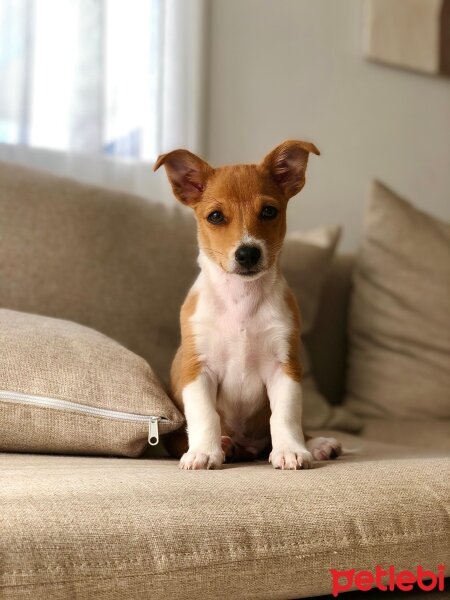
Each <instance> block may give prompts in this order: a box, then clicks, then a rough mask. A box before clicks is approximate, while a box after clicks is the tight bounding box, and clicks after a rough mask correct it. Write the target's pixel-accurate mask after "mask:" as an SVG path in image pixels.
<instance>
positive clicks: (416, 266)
mask: <svg viewBox="0 0 450 600" xmlns="http://www.w3.org/2000/svg"><path fill="white" fill-rule="evenodd" d="M349 337H350V354H349V370H348V381H347V392H348V398H347V401H346V406H347V407H348V408H349V409H351V410H352V411H354V412H355V413H357V414H358V415H362V416H367V417H369V416H375V417H388V416H389V417H398V418H402V419H403V418H408V419H421V418H424V417H427V418H429V417H431V418H435V419H442V418H450V224H448V223H444V222H442V221H439V220H438V219H435V218H433V217H431V216H429V215H427V214H425V213H423V212H422V211H420V210H417V209H416V208H414V207H413V206H411V204H409V203H408V202H406V201H405V200H402V199H401V198H399V197H398V196H397V195H395V194H394V193H393V192H392V191H390V190H389V189H387V188H386V187H384V186H383V185H382V184H380V183H376V182H375V183H374V184H373V186H372V190H371V195H370V201H369V205H368V209H367V214H366V220H365V226H364V235H363V240H362V246H361V251H360V255H359V257H358V260H357V265H356V270H355V275H354V291H353V297H352V302H351V312H350V320H349Z"/></svg>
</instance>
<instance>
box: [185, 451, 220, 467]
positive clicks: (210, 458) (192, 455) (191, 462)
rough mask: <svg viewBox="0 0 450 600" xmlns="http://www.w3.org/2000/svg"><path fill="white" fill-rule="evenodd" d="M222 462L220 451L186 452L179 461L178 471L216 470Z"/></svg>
mask: <svg viewBox="0 0 450 600" xmlns="http://www.w3.org/2000/svg"><path fill="white" fill-rule="evenodd" d="M223 461H224V454H223V452H222V450H218V451H217V452H198V451H195V452H194V451H188V452H186V453H185V454H183V456H182V457H181V459H180V465H179V466H180V469H184V470H187V471H197V470H200V469H218V468H220V466H221V464H222V463H223Z"/></svg>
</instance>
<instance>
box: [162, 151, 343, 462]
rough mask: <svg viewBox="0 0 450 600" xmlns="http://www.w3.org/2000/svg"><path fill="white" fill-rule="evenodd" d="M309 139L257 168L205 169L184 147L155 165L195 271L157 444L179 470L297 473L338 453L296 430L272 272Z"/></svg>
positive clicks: (297, 391)
mask: <svg viewBox="0 0 450 600" xmlns="http://www.w3.org/2000/svg"><path fill="white" fill-rule="evenodd" d="M310 153H313V154H319V151H318V150H317V148H316V147H315V146H314V144H311V143H309V142H302V141H286V142H284V143H283V144H281V145H280V146H278V147H276V148H275V149H274V150H273V151H272V152H270V154H268V155H267V156H266V158H265V159H264V160H263V161H262V162H261V163H260V164H252V165H236V166H225V167H220V168H212V167H211V166H210V165H209V164H207V163H206V162H205V161H203V160H202V159H200V158H198V157H197V156H195V155H194V154H192V153H191V152H189V151H187V150H174V151H173V152H169V153H168V154H163V155H161V156H159V158H158V160H157V162H156V164H155V167H154V168H155V170H156V169H158V168H159V167H160V166H161V165H164V167H165V169H166V172H167V176H168V178H169V181H170V183H171V185H172V189H173V192H174V194H175V196H176V198H177V199H178V200H179V201H180V202H181V203H182V204H185V205H186V206H189V207H191V208H192V209H193V210H194V212H195V216H196V219H197V226H198V242H199V259H198V262H199V265H200V269H201V271H200V274H199V276H198V278H197V280H196V281H195V283H194V285H193V286H192V288H191V290H190V291H189V293H188V295H187V298H186V300H185V302H184V304H183V306H182V308H181V338H182V339H181V346H180V348H179V349H178V352H177V354H176V356H175V359H174V361H173V365H172V370H171V387H172V397H173V399H174V401H175V403H176V404H177V406H178V407H179V408H180V410H181V411H182V412H183V413H184V415H185V417H186V421H187V438H186V434H185V433H184V432H178V433H177V432H175V434H172V436H169V438H168V444H167V446H168V449H169V452H170V453H171V454H172V455H175V456H178V457H180V456H181V460H180V468H181V469H215V468H218V467H220V466H221V465H222V463H223V462H224V460H225V459H233V458H234V459H235V460H245V459H247V460H248V459H254V458H260V457H262V456H264V455H268V454H269V451H270V450H271V451H270V456H269V461H270V462H271V463H272V465H273V466H274V467H275V468H276V469H306V468H309V467H311V464H312V461H313V458H314V459H316V460H325V459H329V458H334V457H336V456H337V455H339V454H340V453H341V446H340V443H339V442H338V441H337V440H335V439H333V438H313V439H307V440H305V437H304V435H303V429H302V386H301V379H302V371H301V365H300V361H299V341H300V315H299V310H298V306H297V302H296V300H295V297H294V295H293V293H292V292H291V290H290V289H289V287H288V285H287V283H286V280H285V279H284V277H283V275H282V274H281V272H280V267H279V256H280V251H281V247H282V244H283V239H284V237H285V233H286V208H287V203H288V200H289V199H290V198H291V197H292V196H295V195H296V194H297V193H298V192H300V190H301V189H302V188H303V186H304V185H305V171H306V165H307V162H308V157H309V154H310Z"/></svg>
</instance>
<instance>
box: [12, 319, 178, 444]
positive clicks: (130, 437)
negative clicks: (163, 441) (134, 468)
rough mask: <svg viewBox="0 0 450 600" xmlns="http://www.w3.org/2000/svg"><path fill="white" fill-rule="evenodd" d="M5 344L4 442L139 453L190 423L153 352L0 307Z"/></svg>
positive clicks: (93, 332)
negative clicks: (154, 365)
mask: <svg viewBox="0 0 450 600" xmlns="http://www.w3.org/2000/svg"><path fill="white" fill-rule="evenodd" d="M0 348H1V354H0V450H8V451H20V452H27V451H28V452H30V451H31V452H60V453H78V454H79V453H82V454H108V455H109V454H115V455H125V456H138V455H139V454H140V453H141V452H142V451H143V450H144V448H145V447H146V445H147V440H148V439H150V437H151V436H150V434H151V435H152V436H153V437H154V439H153V438H152V439H151V443H152V444H156V443H157V438H158V436H157V435H156V434H157V430H159V429H160V430H161V433H163V432H167V431H171V430H173V429H176V428H177V427H179V426H180V425H181V424H182V423H183V417H182V415H181V414H180V413H179V412H178V410H177V409H176V408H175V406H174V404H173V403H172V401H171V400H170V399H169V398H168V396H167V395H166V394H165V392H164V391H163V389H162V388H161V386H160V384H159V383H158V381H157V379H156V377H155V375H154V373H153V371H152V369H151V368H150V366H149V365H148V364H147V363H146V362H145V360H144V359H143V358H141V357H139V356H137V355H136V354H133V353H132V352H130V351H129V350H127V349H126V348H124V347H123V346H121V345H120V344H119V343H117V342H115V341H114V340H111V339H110V338H108V337H106V336H105V335H103V334H101V333H99V332H97V331H94V330H93V329H90V328H88V327H83V326H82V325H78V324H76V323H72V322H70V321H63V320H61V319H53V318H50V317H43V316H38V315H31V314H27V313H22V312H17V311H11V310H5V309H0ZM151 417H154V419H153V423H152V425H151V426H150V420H151Z"/></svg>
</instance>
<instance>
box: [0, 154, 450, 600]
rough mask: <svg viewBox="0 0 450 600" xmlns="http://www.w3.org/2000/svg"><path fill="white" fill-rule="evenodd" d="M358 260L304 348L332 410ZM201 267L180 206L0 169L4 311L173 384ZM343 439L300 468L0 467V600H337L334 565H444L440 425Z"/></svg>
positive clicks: (449, 531)
mask: <svg viewBox="0 0 450 600" xmlns="http://www.w3.org/2000/svg"><path fill="white" fill-rule="evenodd" d="M353 260H354V259H353V258H352V257H349V256H346V257H345V256H341V257H338V258H337V259H336V260H335V262H334V263H333V266H332V269H331V271H330V273H329V276H328V280H327V283H326V286H325V290H324V293H323V299H322V305H321V307H320V313H319V318H318V326H317V327H316V329H315V331H314V332H313V334H312V335H311V336H310V338H309V339H308V340H306V343H307V345H308V346H309V349H310V352H311V357H312V363H313V368H314V372H315V375H316V378H317V381H318V383H319V386H320V389H321V390H322V391H323V393H324V394H325V395H326V397H327V398H328V399H329V401H330V402H332V403H335V404H337V403H340V402H341V401H342V398H343V394H344V382H345V362H346V358H345V356H346V336H345V331H346V314H347V307H348V301H349V295H350V293H351V273H352V265H353ZM195 271H196V267H195V243H194V241H193V230H192V222H191V221H190V218H189V217H188V216H186V214H185V213H184V212H182V210H179V209H163V208H162V207H160V206H158V205H155V204H151V203H148V202H146V201H145V200H142V199H138V198H134V197H128V196H124V195H123V194H118V193H114V192H109V191H105V190H100V189H97V188H89V187H87V186H83V185H81V184H78V183H75V182H71V181H69V180H65V179H59V178H55V177H53V176H50V175H46V174H43V173H37V172H34V171H31V170H28V169H25V168H22V167H14V166H12V165H6V164H3V165H0V277H1V279H0V307H6V308H12V309H16V310H21V311H28V312H35V313H39V314H45V315H50V316H55V317H61V318H65V319H71V320H74V321H77V322H79V323H82V324H85V325H88V326H91V327H94V328H96V329H98V330H100V331H102V332H104V333H105V334H107V335H109V336H111V337H112V338H114V339H116V340H118V341H120V342H121V343H123V344H124V345H125V346H127V347H128V348H130V349H131V350H133V351H135V352H136V353H138V354H140V355H141V356H143V357H145V358H146V359H147V360H148V361H149V362H150V363H151V364H152V366H153V367H154V368H155V370H156V371H157V372H158V373H159V374H160V376H161V377H162V378H164V377H165V376H166V375H167V365H168V363H169V361H170V357H171V355H172V354H173V352H174V349H175V346H176V343H177V338H178V310H179V306H180V303H181V301H182V298H183V295H184V293H185V291H186V289H187V287H188V285H189V284H190V282H191V281H192V280H193V277H194V275H195ZM0 352H1V351H0ZM24 368H26V366H24ZM334 435H336V436H338V437H340V439H342V441H343V443H344V446H345V448H346V449H347V450H348V452H347V453H346V454H345V455H344V456H343V457H341V458H339V459H338V460H337V461H334V462H329V463H321V464H319V465H317V467H316V468H314V469H312V470H311V471H305V472H301V471H299V472H281V471H275V470H273V469H272V468H271V467H270V466H269V465H267V464H262V463H256V464H231V465H227V466H225V468H224V469H223V470H220V471H212V472H182V471H179V470H178V469H177V465H176V462H174V461H172V460H169V459H166V458H154V457H152V458H149V457H145V458H142V459H124V458H99V457H74V456H44V455H26V454H6V453H5V454H1V455H0V598H2V599H3V598H4V599H10V598H11V599H20V598H31V597H33V598H61V599H66V598H80V599H81V598H96V599H108V600H109V599H112V598H126V599H127V600H128V599H134V598H136V599H138V598H139V599H142V598H176V599H178V600H180V599H183V598H186V599H201V598H233V599H238V598H262V599H263V598H264V599H266V598H305V597H310V596H317V595H321V594H330V593H331V576H330V573H329V569H339V570H346V569H353V568H354V569H356V570H360V569H369V570H372V571H373V569H374V568H375V565H377V564H380V565H382V566H384V567H387V566H390V565H393V566H395V568H396V570H401V569H415V568H416V566H417V565H423V566H424V567H425V568H428V569H432V570H436V568H437V565H438V564H441V563H444V564H445V563H447V564H448V562H449V559H450V518H449V513H450V458H449V457H450V435H449V426H448V422H440V421H433V422H432V421H429V422H389V421H381V420H378V421H377V420H372V421H367V422H366V423H365V427H364V429H363V432H362V434H361V436H353V435H349V434H343V433H340V432H334ZM358 594H359V595H358ZM358 594H357V596H356V597H357V598H360V597H361V595H362V594H361V593H360V592H359V593H358ZM371 597H374V596H371ZM380 597H384V595H383V594H381V593H380ZM400 597H402V595H400ZM406 597H408V598H413V597H415V595H414V593H411V594H409V595H408V596H406ZM437 597H443V596H442V595H441V596H439V594H437Z"/></svg>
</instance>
